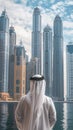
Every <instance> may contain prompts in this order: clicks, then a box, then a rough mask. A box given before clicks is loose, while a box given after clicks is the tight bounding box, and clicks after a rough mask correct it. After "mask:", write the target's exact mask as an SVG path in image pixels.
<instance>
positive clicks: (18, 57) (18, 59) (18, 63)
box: [16, 56, 20, 65]
mask: <svg viewBox="0 0 73 130" xmlns="http://www.w3.org/2000/svg"><path fill="white" fill-rule="evenodd" d="M16 64H17V65H20V56H17V62H16Z"/></svg>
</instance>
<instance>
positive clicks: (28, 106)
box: [15, 93, 56, 130]
mask: <svg viewBox="0 0 73 130" xmlns="http://www.w3.org/2000/svg"><path fill="white" fill-rule="evenodd" d="M15 119H16V124H17V128H18V129H19V130H51V129H52V128H53V126H54V125H55V122H56V110H55V106H54V103H53V101H52V99H51V98H50V97H47V96H45V95H44V100H43V103H42V106H41V108H40V109H39V110H38V109H37V111H34V109H33V110H32V103H31V96H30V93H28V94H27V95H25V96H24V97H22V98H21V100H20V102H19V103H18V105H17V108H16V111H15Z"/></svg>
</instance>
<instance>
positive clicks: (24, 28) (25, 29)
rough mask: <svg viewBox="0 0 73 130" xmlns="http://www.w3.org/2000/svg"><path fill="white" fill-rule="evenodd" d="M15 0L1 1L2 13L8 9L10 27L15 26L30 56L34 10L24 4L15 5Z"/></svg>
mask: <svg viewBox="0 0 73 130" xmlns="http://www.w3.org/2000/svg"><path fill="white" fill-rule="evenodd" d="M13 1H14V0H6V1H5V0H0V13H1V12H2V11H3V10H4V8H6V10H7V14H8V17H9V21H10V25H13V26H14V28H15V31H16V34H17V44H18V43H19V40H20V39H22V40H23V41H24V45H25V47H26V50H27V51H28V53H29V55H30V44H31V27H32V9H31V8H30V7H26V6H25V5H23V4H15V3H14V2H13Z"/></svg>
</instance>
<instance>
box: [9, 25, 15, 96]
mask: <svg viewBox="0 0 73 130" xmlns="http://www.w3.org/2000/svg"><path fill="white" fill-rule="evenodd" d="M15 45H16V33H15V29H14V27H13V26H11V27H10V30H9V81H8V91H9V94H10V97H13V96H14V94H13V93H14V47H15Z"/></svg>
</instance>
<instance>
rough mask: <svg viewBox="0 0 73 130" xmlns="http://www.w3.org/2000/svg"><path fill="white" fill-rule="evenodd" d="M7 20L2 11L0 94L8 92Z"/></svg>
mask: <svg viewBox="0 0 73 130" xmlns="http://www.w3.org/2000/svg"><path fill="white" fill-rule="evenodd" d="M8 64H9V18H8V16H7V13H6V11H5V10H4V11H3V12H2V14H1V16H0V92H4V93H7V92H8Z"/></svg>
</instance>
